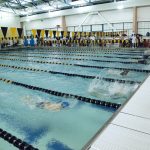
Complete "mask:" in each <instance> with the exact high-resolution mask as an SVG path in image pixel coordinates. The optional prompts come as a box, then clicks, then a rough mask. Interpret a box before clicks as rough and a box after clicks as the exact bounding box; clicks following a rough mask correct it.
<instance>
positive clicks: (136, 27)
mask: <svg viewBox="0 0 150 150" xmlns="http://www.w3.org/2000/svg"><path fill="white" fill-rule="evenodd" d="M132 30H133V32H134V33H136V34H137V33H138V23H137V7H134V8H133V28H132Z"/></svg>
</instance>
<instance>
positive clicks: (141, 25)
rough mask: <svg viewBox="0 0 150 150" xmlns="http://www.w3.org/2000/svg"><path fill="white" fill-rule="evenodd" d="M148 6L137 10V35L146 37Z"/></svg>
mask: <svg viewBox="0 0 150 150" xmlns="http://www.w3.org/2000/svg"><path fill="white" fill-rule="evenodd" d="M149 14H150V6H149V7H139V8H138V9H137V16H138V17H137V21H138V33H140V34H142V35H146V33H147V32H149V33H150V15H149Z"/></svg>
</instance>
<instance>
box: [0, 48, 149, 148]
mask: <svg viewBox="0 0 150 150" xmlns="http://www.w3.org/2000/svg"><path fill="white" fill-rule="evenodd" d="M59 49H60V48H59ZM142 56H143V52H142V51H140V50H138V49H137V50H133V51H131V50H126V51H121V50H116V51H112V52H111V50H105V51H104V50H101V51H100V50H97V49H96V50H94V52H92V51H90V48H88V49H87V51H86V49H84V50H83V51H82V49H80V48H74V49H69V50H67V48H66V49H64V50H62V51H61V50H53V49H52V50H48V49H34V50H33V49H30V48H28V49H23V50H19V49H18V50H14V51H13V50H10V51H8V50H7V51H0V108H1V109H0V128H1V129H3V130H5V131H7V132H8V133H11V134H12V135H14V136H16V137H17V138H19V139H22V140H23V141H26V142H27V143H28V144H31V145H32V146H33V147H35V148H37V149H39V150H80V149H82V148H83V147H84V146H85V144H86V143H87V142H88V141H89V140H90V139H91V138H93V136H94V135H95V134H96V133H97V132H98V131H99V130H100V129H101V128H103V126H104V125H105V124H106V122H107V121H108V120H109V119H110V118H111V117H112V116H113V114H114V113H115V112H116V111H117V109H118V108H119V106H121V105H123V104H125V102H126V101H127V100H128V99H129V98H130V97H131V96H132V95H133V93H134V92H135V91H136V89H137V88H138V87H139V86H140V84H142V83H143V81H144V80H145V79H146V77H147V76H148V74H149V72H150V64H149V63H147V64H139V63H138V60H140V59H141V58H142ZM147 62H149V59H147ZM0 143H1V144H0V149H8V150H9V149H11V150H17V148H15V146H14V145H11V144H9V143H7V142H6V141H4V140H2V139H0Z"/></svg>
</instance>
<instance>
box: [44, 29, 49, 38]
mask: <svg viewBox="0 0 150 150" xmlns="http://www.w3.org/2000/svg"><path fill="white" fill-rule="evenodd" d="M48 32H49V31H48V30H45V35H46V37H47V38H48Z"/></svg>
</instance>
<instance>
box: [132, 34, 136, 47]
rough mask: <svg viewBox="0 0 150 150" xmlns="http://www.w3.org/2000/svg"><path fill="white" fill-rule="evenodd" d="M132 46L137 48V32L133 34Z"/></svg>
mask: <svg viewBox="0 0 150 150" xmlns="http://www.w3.org/2000/svg"><path fill="white" fill-rule="evenodd" d="M132 47H133V48H136V35H135V34H133V36H132Z"/></svg>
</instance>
